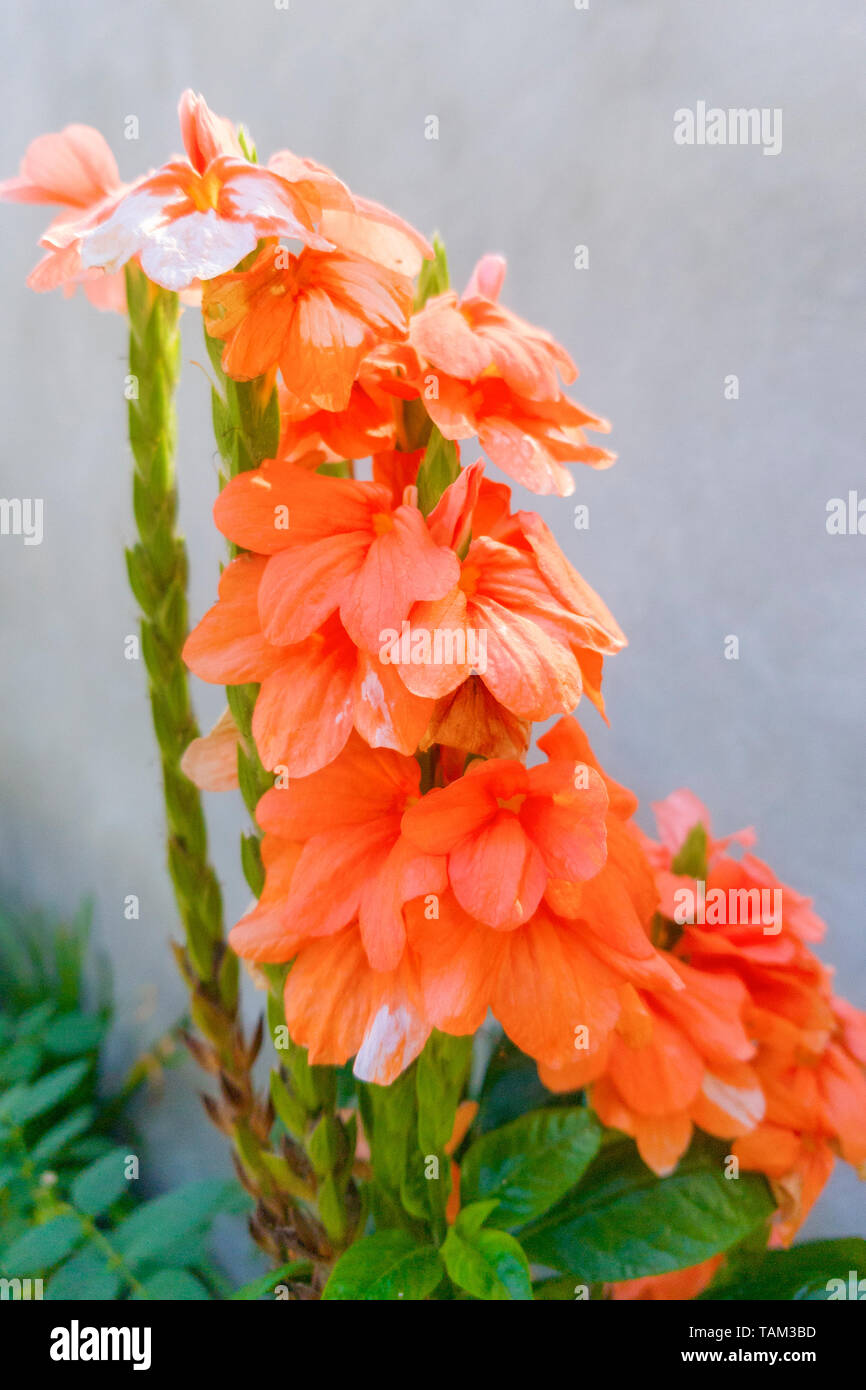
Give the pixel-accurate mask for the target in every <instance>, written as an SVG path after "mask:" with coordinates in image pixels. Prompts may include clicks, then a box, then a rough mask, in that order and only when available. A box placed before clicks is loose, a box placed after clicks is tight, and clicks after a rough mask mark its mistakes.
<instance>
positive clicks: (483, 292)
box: [409, 257, 615, 496]
mask: <svg viewBox="0 0 866 1390" xmlns="http://www.w3.org/2000/svg"><path fill="white" fill-rule="evenodd" d="M504 273H505V263H504V261H502V259H501V258H500V257H485V258H484V260H483V261H482V262H480V263H479V265H478V266H477V267H476V269H475V272H474V273H473V276H472V279H471V280H470V283H469V286H468V287H467V292H466V294H465V295H464V296H463V298H462V299H461V300H458V298H457V296H456V294H455V293H454V292H453V291H451V290H449V291H447V292H446V293H444V294H440V295H436V296H435V297H433V298H432V299H430V300H428V301H427V303H426V304H425V306H424V308H423V309H421V310H420V312H419V313H417V314H415V315H414V317H413V319H412V323H411V326H410V334H409V339H410V343H411V345H412V347H413V348H414V350H415V352H416V354H417V357H418V369H417V373H416V374H415V381H416V385H417V388H418V390H419V393H420V394H421V396H422V398H423V401H424V405H425V408H426V410H427V412H428V414H429V415H430V418H431V419H432V420H433V422H434V423H435V424H436V425H437V426H438V428H439V430H440V431H441V433H442V434H443V435H444V436H445V438H446V439H468V438H471V437H473V436H477V437H478V441H479V443H480V445H481V447H482V449H483V450H484V451H485V453H487V454H489V456H490V458H491V459H492V460H493V462H494V463H496V464H498V466H499V467H500V468H501V469H502V470H503V471H504V472H505V473H508V474H509V475H510V476H511V477H512V478H514V479H516V481H517V482H520V483H523V484H524V485H525V486H526V487H529V488H531V489H532V490H533V491H534V492H541V493H547V492H555V493H558V494H559V495H560V496H565V495H567V494H569V493H571V492H573V491H574V480H573V478H572V476H571V474H570V472H569V471H568V469H567V468H565V467H564V463H565V462H567V461H577V462H583V463H589V464H591V465H592V466H593V467H596V468H599V467H600V468H604V467H608V466H609V465H610V464H611V463H613V461H614V457H615V455H613V454H610V453H608V452H607V450H605V449H600V448H597V447H595V446H592V445H590V444H588V443H587V440H586V436H585V434H584V431H585V430H586V429H587V428H589V429H593V430H601V431H607V430H608V429H609V428H610V426H609V425H608V423H607V421H606V420H602V419H600V418H598V417H597V416H594V415H590V414H589V413H588V412H587V411H585V410H583V409H582V408H581V407H580V406H578V405H575V404H574V403H573V402H572V401H570V400H568V398H567V397H566V396H564V395H563V394H562V391H561V390H560V387H559V380H558V374H559V375H561V376H562V378H563V380H564V381H565V382H566V383H568V382H572V381H574V379H575V377H576V376H577V368H576V367H575V365H574V363H573V362H572V360H571V358H570V357H569V356H568V353H567V352H566V351H565V349H564V348H562V347H560V346H559V344H558V343H556V342H555V341H554V339H553V338H552V337H551V336H550V334H549V333H546V332H545V331H544V330H543V329H540V328H535V327H533V325H531V324H529V323H526V322H525V321H524V320H523V319H520V318H518V317H517V316H516V315H515V314H512V313H510V312H509V311H508V310H507V309H504V308H502V307H501V306H500V305H499V304H498V303H497V302H496V301H497V298H498V294H499V290H500V288H501V285H502V280H503V278H504Z"/></svg>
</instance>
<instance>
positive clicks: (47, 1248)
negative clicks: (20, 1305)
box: [3, 1216, 84, 1279]
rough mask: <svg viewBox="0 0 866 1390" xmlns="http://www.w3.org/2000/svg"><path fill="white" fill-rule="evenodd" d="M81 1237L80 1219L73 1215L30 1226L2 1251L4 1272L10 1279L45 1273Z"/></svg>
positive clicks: (63, 1256)
mask: <svg viewBox="0 0 866 1390" xmlns="http://www.w3.org/2000/svg"><path fill="white" fill-rule="evenodd" d="M83 1239H84V1232H83V1230H82V1227H81V1222H80V1221H79V1220H78V1218H77V1217H75V1216H55V1218H54V1220H53V1221H46V1223H45V1225H44V1226H31V1228H30V1230H29V1231H27V1232H26V1233H25V1234H24V1235H23V1236H20V1237H19V1238H18V1240H16V1241H15V1242H14V1243H13V1244H12V1245H10V1246H9V1248H8V1250H6V1251H4V1253H3V1271H4V1274H5V1275H6V1277H7V1278H9V1279H20V1278H23V1277H24V1276H25V1275H28V1274H44V1273H45V1272H46V1271H47V1270H49V1269H50V1268H51V1267H52V1265H56V1264H58V1263H59V1262H60V1260H62V1259H65V1257H66V1256H67V1255H68V1254H69V1252H70V1251H71V1250H74V1249H75V1247H76V1245H78V1244H79V1243H80V1242H81V1241H82V1240H83Z"/></svg>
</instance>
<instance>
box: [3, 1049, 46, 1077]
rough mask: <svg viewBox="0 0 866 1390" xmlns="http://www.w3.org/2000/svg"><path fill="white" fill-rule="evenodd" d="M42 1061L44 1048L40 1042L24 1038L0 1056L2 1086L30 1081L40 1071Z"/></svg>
mask: <svg viewBox="0 0 866 1390" xmlns="http://www.w3.org/2000/svg"><path fill="white" fill-rule="evenodd" d="M41 1061H42V1048H41V1046H40V1045H39V1043H38V1042H31V1041H30V1040H29V1039H27V1038H22V1039H21V1041H20V1042H17V1043H14V1044H13V1046H12V1047H10V1048H9V1050H8V1052H5V1053H4V1054H3V1056H2V1058H0V1086H4V1087H5V1086H14V1085H15V1084H16V1083H17V1082H19V1081H30V1080H31V1079H32V1078H33V1077H34V1076H35V1075H36V1073H37V1072H38V1070H39V1065H40V1063H41Z"/></svg>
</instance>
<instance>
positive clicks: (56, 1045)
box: [42, 1012, 106, 1057]
mask: <svg viewBox="0 0 866 1390" xmlns="http://www.w3.org/2000/svg"><path fill="white" fill-rule="evenodd" d="M105 1028H106V1021H105V1019H104V1018H102V1017H100V1015H99V1014H83V1013H78V1012H75V1013H68V1014H63V1015H62V1016H61V1017H60V1018H55V1019H54V1020H53V1022H51V1023H49V1025H48V1027H47V1028H46V1029H45V1032H44V1033H43V1034H42V1041H43V1042H44V1044H45V1046H46V1047H47V1048H48V1051H49V1052H54V1053H56V1054H57V1055H58V1056H61V1057H78V1056H79V1055H80V1054H81V1053H82V1052H92V1051H93V1050H94V1049H95V1048H97V1047H98V1046H99V1044H100V1042H101V1041H102V1038H103V1036H104V1034H105Z"/></svg>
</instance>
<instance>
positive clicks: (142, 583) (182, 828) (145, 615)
mask: <svg viewBox="0 0 866 1390" xmlns="http://www.w3.org/2000/svg"><path fill="white" fill-rule="evenodd" d="M126 285H127V301H128V306H129V330H130V331H129V378H128V386H127V395H128V398H129V440H130V444H131V446H132V453H133V458H134V461H135V471H134V474H133V509H134V513H135V520H136V525H137V528H138V540H137V542H136V544H135V546H134V547H133V548H132V549H131V550H128V551H127V556H126V558H127V567H128V570H129V581H130V584H131V586H132V590H133V593H134V594H135V597H136V598H137V599H138V602H139V605H140V607H141V647H142V654H143V657H144V663H145V666H146V668H147V675H148V693H149V695H150V705H151V712H152V715H153V727H154V731H155V733H156V739H157V743H158V745H159V753H160V761H161V765H162V781H163V792H164V797H165V811H166V820H167V830H168V840H167V848H168V868H169V873H170V876H171V881H172V886H173V888H174V893H175V897H176V899H177V905H178V909H179V912H180V917H181V921H182V923H183V929H184V936H185V943H186V957H187V961H188V964H189V967H190V969H191V972H192V975H193V976H194V978H195V980H197V981H198V982H199V983H200V984H201V986H202V987H203V989H204V991H205V993H206V994H209V995H211V996H213V1002H214V1003H219V1004H220V1005H222V1006H223V1008H225V1009H227V1010H228V1012H229V1013H230V1014H233V1012H234V1009H235V1008H236V1004H237V964H236V962H234V963H232V958H231V956H230V954H229V953H227V952H225V950H224V946H223V922H222V897H221V894H220V888H219V883H218V881H217V878H216V874H215V873H214V871H213V868H212V867H211V865H210V862H209V860H208V851H207V830H206V827H205V819H204V814H203V811H202V806H201V797H200V795H199V792H198V789H197V788H196V787H195V786H194V785H193V783H192V782H190V781H189V779H188V778H187V777H185V776H184V774H183V773H182V772H181V770H180V760H181V757H182V755H183V753H184V750H185V749H186V748H187V746H188V745H189V744H190V743H191V742H192V740H193V739H194V738H196V737H198V732H199V731H198V728H197V725H196V721H195V717H194V715H193V712H192V705H191V702H190V696H189V686H188V683H187V675H186V668H185V666H184V663H183V658H182V655H181V653H182V651H183V644H184V641H185V639H186V634H187V630H188V617H187V599H186V586H187V569H188V566H187V556H186V546H185V544H184V541H183V538H182V536H181V535H180V534H179V533H178V530H177V490H176V486H175V465H174V453H175V412H174V391H175V386H176V383H177V376H178V359H179V354H180V335H179V332H178V299H177V295H175V294H171V293H169V292H168V291H166V290H162V289H160V288H158V287H157V286H155V285H153V284H151V282H150V281H149V280H147V278H146V277H145V276H144V274H143V273H142V272H141V271H140V270H139V269H138V268H137V267H136V266H134V265H130V266H128V267H127V272H126ZM220 1042H221V1043H224V1044H227V1043H228V1039H227V1038H223V1039H220Z"/></svg>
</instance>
